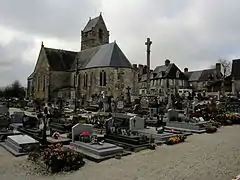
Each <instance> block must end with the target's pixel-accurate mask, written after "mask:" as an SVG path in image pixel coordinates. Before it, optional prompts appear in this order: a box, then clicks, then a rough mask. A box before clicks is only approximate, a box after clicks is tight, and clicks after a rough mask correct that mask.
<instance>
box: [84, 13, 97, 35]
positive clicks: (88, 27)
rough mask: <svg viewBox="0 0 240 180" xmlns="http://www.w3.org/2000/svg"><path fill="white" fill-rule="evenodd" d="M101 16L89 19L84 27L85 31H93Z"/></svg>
mask: <svg viewBox="0 0 240 180" xmlns="http://www.w3.org/2000/svg"><path fill="white" fill-rule="evenodd" d="M100 16H101V15H100ZM100 16H98V17H95V18H93V19H89V21H88V23H87V25H86V26H85V28H84V29H83V32H88V31H91V30H92V28H93V27H95V26H96V25H97V23H98V21H99V19H100Z"/></svg>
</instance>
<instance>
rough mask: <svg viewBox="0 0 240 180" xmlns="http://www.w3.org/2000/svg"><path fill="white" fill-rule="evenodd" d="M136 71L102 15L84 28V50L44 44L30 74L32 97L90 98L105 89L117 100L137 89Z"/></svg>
mask: <svg viewBox="0 0 240 180" xmlns="http://www.w3.org/2000/svg"><path fill="white" fill-rule="evenodd" d="M135 72H136V71H135V70H134V68H133V67H132V64H131V63H130V62H129V60H128V58H127V57H126V56H125V55H124V53H123V52H122V51H121V49H120V48H119V46H118V45H117V43H116V42H111V43H109V31H108V30H107V27H106V25H105V23H104V20H103V17H102V15H101V14H100V15H99V16H98V17H96V18H94V19H91V18H90V19H89V21H88V23H87V25H86V26H85V28H84V29H83V30H82V31H81V51H80V52H74V51H67V50H60V49H53V48H48V47H45V46H44V44H43V43H42V45H41V49H40V52H39V56H38V58H37V62H36V65H35V68H34V71H33V73H32V74H31V75H30V76H29V77H28V97H29V99H41V100H44V101H45V102H48V101H54V100H56V99H57V98H58V97H62V98H65V99H74V98H75V96H76V97H77V98H79V99H84V100H85V101H86V100H89V99H90V98H91V97H94V96H96V95H99V94H100V93H101V92H102V91H104V92H105V93H106V95H107V96H112V97H113V98H114V99H117V98H118V97H123V98H125V99H126V98H127V97H126V93H127V88H128V87H130V88H131V94H132V93H134V92H136V90H135V85H134V82H135V81H134V79H135V76H136V74H135Z"/></svg>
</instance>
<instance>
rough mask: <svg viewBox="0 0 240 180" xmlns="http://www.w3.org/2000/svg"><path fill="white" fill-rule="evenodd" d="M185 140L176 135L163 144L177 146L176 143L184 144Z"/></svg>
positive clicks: (184, 137) (183, 137) (182, 136)
mask: <svg viewBox="0 0 240 180" xmlns="http://www.w3.org/2000/svg"><path fill="white" fill-rule="evenodd" d="M186 138H187V136H184V135H177V136H175V137H171V138H169V139H168V140H167V141H166V142H165V143H166V144H167V145H173V144H178V143H181V142H184V141H185V139H186Z"/></svg>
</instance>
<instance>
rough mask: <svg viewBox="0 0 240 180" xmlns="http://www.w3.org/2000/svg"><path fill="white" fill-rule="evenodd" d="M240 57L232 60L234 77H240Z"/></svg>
mask: <svg viewBox="0 0 240 180" xmlns="http://www.w3.org/2000/svg"><path fill="white" fill-rule="evenodd" d="M239 69H240V59H234V60H233V61H232V73H231V75H232V77H233V78H234V79H240V70H239Z"/></svg>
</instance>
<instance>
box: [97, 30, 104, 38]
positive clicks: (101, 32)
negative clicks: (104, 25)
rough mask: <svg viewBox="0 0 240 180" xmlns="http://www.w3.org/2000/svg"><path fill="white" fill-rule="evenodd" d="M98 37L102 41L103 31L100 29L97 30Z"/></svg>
mask: <svg viewBox="0 0 240 180" xmlns="http://www.w3.org/2000/svg"><path fill="white" fill-rule="evenodd" d="M98 37H99V39H100V40H102V39H103V30H102V29H99V30H98Z"/></svg>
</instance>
